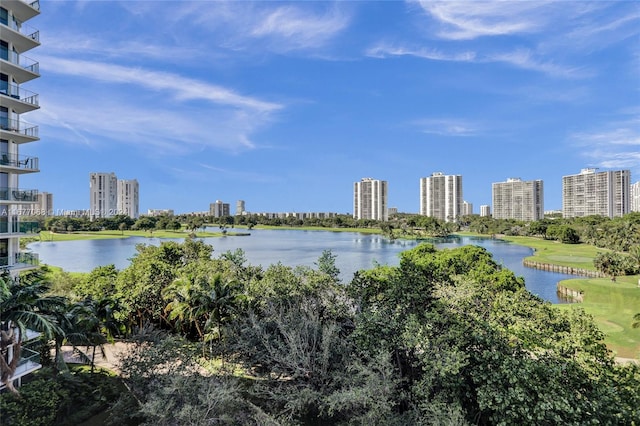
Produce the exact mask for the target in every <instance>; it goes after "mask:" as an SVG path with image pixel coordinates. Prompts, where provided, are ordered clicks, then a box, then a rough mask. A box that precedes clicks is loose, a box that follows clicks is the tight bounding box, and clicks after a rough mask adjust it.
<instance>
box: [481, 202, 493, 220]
mask: <svg viewBox="0 0 640 426" xmlns="http://www.w3.org/2000/svg"><path fill="white" fill-rule="evenodd" d="M480 216H483V217H484V216H491V206H490V205H489V204H483V205H481V206H480Z"/></svg>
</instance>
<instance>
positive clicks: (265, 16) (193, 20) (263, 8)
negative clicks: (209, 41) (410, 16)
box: [167, 2, 351, 53]
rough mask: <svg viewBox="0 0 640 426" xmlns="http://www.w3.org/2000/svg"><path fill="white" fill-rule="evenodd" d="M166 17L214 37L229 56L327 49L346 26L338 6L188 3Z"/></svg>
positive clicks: (347, 21) (343, 10)
mask: <svg viewBox="0 0 640 426" xmlns="http://www.w3.org/2000/svg"><path fill="white" fill-rule="evenodd" d="M182 6H183V5H181V7H180V10H176V11H175V13H172V14H171V15H168V16H167V20H173V21H174V22H175V23H176V25H184V22H189V24H191V25H196V27H197V28H198V30H200V31H203V32H206V33H208V34H214V35H215V36H216V39H217V40H218V43H219V46H221V47H224V48H227V49H230V50H233V51H236V52H237V51H249V52H253V51H260V53H264V52H265V51H269V52H276V53H286V52H290V51H304V50H316V49H318V48H321V47H324V46H326V45H327V44H328V43H330V42H331V41H332V40H334V39H335V37H336V36H337V35H339V34H340V33H341V32H342V31H344V30H345V29H346V28H347V27H348V26H349V24H350V22H351V17H350V15H349V13H347V12H346V10H347V9H348V7H347V6H345V5H344V4H340V3H329V2H319V3H311V2H304V3H299V4H296V3H290V4H287V5H282V3H276V2H193V3H190V4H187V5H184V7H182Z"/></svg>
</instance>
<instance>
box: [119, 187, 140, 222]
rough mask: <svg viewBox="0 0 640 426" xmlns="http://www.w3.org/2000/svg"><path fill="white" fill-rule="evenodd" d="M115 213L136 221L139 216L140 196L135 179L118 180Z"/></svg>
mask: <svg viewBox="0 0 640 426" xmlns="http://www.w3.org/2000/svg"><path fill="white" fill-rule="evenodd" d="M117 185H118V189H117V202H116V205H117V212H118V214H124V215H127V216H129V217H130V218H133V219H137V218H138V217H139V216H140V195H139V186H138V181H137V180H136V179H132V180H125V179H118V184H117Z"/></svg>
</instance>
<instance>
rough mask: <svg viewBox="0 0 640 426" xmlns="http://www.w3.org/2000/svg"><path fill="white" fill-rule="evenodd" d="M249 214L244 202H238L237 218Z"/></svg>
mask: <svg viewBox="0 0 640 426" xmlns="http://www.w3.org/2000/svg"><path fill="white" fill-rule="evenodd" d="M246 213H247V209H246V208H245V203H244V200H238V201H236V216H240V215H243V214H246Z"/></svg>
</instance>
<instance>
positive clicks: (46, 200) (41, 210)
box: [35, 192, 54, 216]
mask: <svg viewBox="0 0 640 426" xmlns="http://www.w3.org/2000/svg"><path fill="white" fill-rule="evenodd" d="M35 214H36V215H41V216H53V214H54V211H53V194H52V193H50V192H39V193H38V196H37V197H36V205H35Z"/></svg>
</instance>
